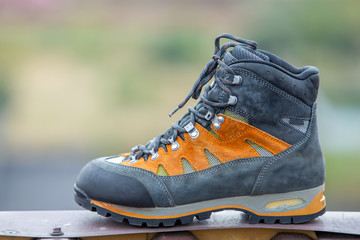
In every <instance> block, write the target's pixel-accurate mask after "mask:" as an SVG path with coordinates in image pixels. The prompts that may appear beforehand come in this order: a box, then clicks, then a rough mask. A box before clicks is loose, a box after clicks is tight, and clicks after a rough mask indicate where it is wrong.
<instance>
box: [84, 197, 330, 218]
mask: <svg viewBox="0 0 360 240" xmlns="http://www.w3.org/2000/svg"><path fill="white" fill-rule="evenodd" d="M323 193H324V190H322V191H321V192H319V193H318V194H317V195H316V196H315V198H314V199H313V200H312V201H311V203H310V204H309V205H307V206H306V207H304V208H302V209H298V210H292V211H285V212H274V213H258V212H256V211H253V210H251V209H249V208H247V207H242V206H239V205H223V206H217V207H213V208H205V209H201V210H197V211H192V212H187V213H183V214H177V215H168V216H149V215H143V214H137V213H132V212H128V211H124V210H122V209H120V208H118V207H116V206H114V205H112V204H110V203H105V202H101V201H97V200H93V199H91V200H90V201H91V203H92V204H94V205H96V206H99V207H101V208H104V209H107V210H109V211H111V212H114V213H118V214H121V215H124V216H127V217H133V218H141V219H172V218H180V217H185V216H189V215H195V214H198V213H202V212H209V211H216V210H221V209H235V210H240V211H241V210H246V211H249V212H252V213H254V214H256V215H258V216H271V217H280V216H302V215H310V214H314V213H317V212H320V211H321V210H322V209H324V208H325V206H326V201H325V196H324V194H323Z"/></svg>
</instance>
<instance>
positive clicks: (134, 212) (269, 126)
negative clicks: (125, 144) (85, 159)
mask: <svg viewBox="0 0 360 240" xmlns="http://www.w3.org/2000/svg"><path fill="white" fill-rule="evenodd" d="M221 38H227V39H230V40H233V41H232V42H229V43H226V44H224V45H223V46H222V47H220V39H221ZM211 79H213V81H212V83H211V85H209V86H207V87H205V89H204V92H203V94H202V95H200V93H201V90H202V87H203V86H204V85H205V84H206V83H208V82H209V81H210V80H211ZM318 88H319V71H318V69H317V68H315V67H311V66H307V67H302V68H296V67H294V66H292V65H290V64H288V63H287V62H285V61H284V60H282V59H280V58H279V57H277V56H275V55H273V54H271V53H268V52H266V51H263V50H259V49H257V44H256V43H255V42H253V41H249V40H243V39H239V38H237V37H234V36H231V35H228V34H221V35H220V36H218V37H217V38H216V39H215V53H214V56H213V57H212V59H211V60H210V61H209V62H208V63H207V64H206V66H205V68H204V70H203V71H202V72H201V74H200V76H199V78H198V79H197V81H196V82H195V85H194V86H193V88H192V90H191V92H190V93H189V95H188V96H187V97H186V98H185V100H184V101H183V102H181V103H180V105H179V106H178V107H177V108H176V109H175V110H174V111H173V112H172V113H170V115H172V114H174V113H175V111H176V110H177V109H179V108H181V107H183V106H184V105H185V104H186V102H187V101H188V100H189V99H190V98H191V97H192V98H194V99H198V98H199V97H200V100H199V101H198V103H197V105H196V106H195V107H194V108H189V112H188V113H187V114H185V115H184V116H183V117H182V118H181V119H180V120H179V121H177V122H176V123H174V124H173V125H172V126H171V128H170V129H169V130H167V131H166V132H165V133H162V134H160V135H158V136H157V137H155V138H154V139H153V140H151V141H149V142H148V143H147V144H145V145H138V146H136V147H134V148H133V149H132V150H131V151H130V152H129V153H125V154H121V155H118V156H112V157H103V158H98V159H95V160H93V161H91V162H90V163H88V164H87V165H86V166H85V167H84V168H83V169H82V170H81V172H80V175H79V176H78V178H77V181H76V184H75V200H76V202H77V203H78V204H79V205H81V206H82V207H84V208H86V209H89V210H92V211H97V212H98V213H99V214H100V215H103V216H111V217H112V218H113V219H114V220H115V221H119V222H122V221H124V220H127V221H128V222H129V223H130V224H131V225H137V226H141V225H147V226H150V227H157V226H159V225H162V226H173V225H174V224H175V223H177V222H179V223H182V224H187V223H191V222H192V221H193V219H194V217H196V218H197V219H199V220H202V219H207V218H209V217H210V215H211V213H212V212H216V211H220V210H225V209H233V210H239V211H243V212H245V213H246V214H247V215H248V220H249V222H250V223H259V222H265V223H277V222H278V223H303V222H307V221H310V220H312V219H314V218H316V217H318V216H320V215H322V214H324V212H325V197H324V195H323V191H324V181H325V162H324V157H323V154H322V151H321V148H320V145H319V140H318V130H317V123H316V102H315V101H316V97H317V93H318Z"/></svg>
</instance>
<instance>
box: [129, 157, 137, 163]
mask: <svg viewBox="0 0 360 240" xmlns="http://www.w3.org/2000/svg"><path fill="white" fill-rule="evenodd" d="M136 162H137V159H136V158H135V156H134V155H132V156H130V161H129V164H133V163H136Z"/></svg>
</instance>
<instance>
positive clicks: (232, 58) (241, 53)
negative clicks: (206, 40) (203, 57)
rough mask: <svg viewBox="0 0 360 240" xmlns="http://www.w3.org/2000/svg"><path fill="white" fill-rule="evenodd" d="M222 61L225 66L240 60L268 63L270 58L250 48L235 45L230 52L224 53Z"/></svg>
mask: <svg viewBox="0 0 360 240" xmlns="http://www.w3.org/2000/svg"><path fill="white" fill-rule="evenodd" d="M223 60H224V63H225V64H227V65H230V64H231V63H234V62H237V61H240V60H258V61H267V62H268V61H270V58H269V57H268V56H266V55H265V54H263V53H261V52H259V51H257V50H255V49H253V48H252V47H250V46H243V45H237V46H236V47H234V49H232V50H231V51H226V52H225V53H224V57H223Z"/></svg>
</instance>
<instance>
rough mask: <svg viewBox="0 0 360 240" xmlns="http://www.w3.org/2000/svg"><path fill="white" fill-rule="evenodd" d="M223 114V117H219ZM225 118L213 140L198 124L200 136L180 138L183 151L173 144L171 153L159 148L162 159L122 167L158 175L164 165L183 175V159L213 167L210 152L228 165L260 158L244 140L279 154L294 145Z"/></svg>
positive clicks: (240, 122)
mask: <svg viewBox="0 0 360 240" xmlns="http://www.w3.org/2000/svg"><path fill="white" fill-rule="evenodd" d="M220 115H221V114H220ZM221 116H223V117H224V123H223V124H221V128H220V129H219V130H215V129H213V131H215V132H216V134H217V135H218V136H219V139H217V138H216V137H214V136H213V135H212V134H211V133H209V131H208V130H206V129H205V128H203V127H202V126H201V125H199V124H198V123H195V126H196V128H197V129H198V130H199V133H200V135H199V137H198V138H196V139H192V138H191V137H190V136H189V134H187V133H185V134H184V136H185V141H183V140H182V139H181V138H179V137H178V139H177V141H178V143H179V144H180V148H179V149H177V150H176V151H172V150H171V147H170V145H168V146H167V149H168V152H165V151H164V149H162V148H160V149H159V151H158V153H159V157H158V158H157V159H155V160H151V158H149V159H148V160H147V161H146V162H145V161H144V159H143V158H140V159H139V161H137V162H136V163H132V164H129V161H127V162H123V163H121V164H125V165H129V166H133V167H139V168H143V169H147V170H149V171H152V172H154V173H156V171H157V169H158V166H159V165H162V166H163V167H164V168H165V169H166V171H167V173H168V174H169V175H179V174H183V168H182V164H181V159H182V158H185V159H186V160H187V161H188V162H189V163H190V164H191V165H192V166H193V168H194V169H195V170H196V171H199V170H202V169H205V168H208V167H210V165H209V162H208V160H207V158H206V155H205V153H204V149H208V150H209V151H210V152H211V153H212V154H213V155H215V156H216V157H217V158H218V159H219V160H220V161H221V162H228V161H231V160H234V159H238V158H249V157H259V154H258V153H257V152H256V151H255V150H254V149H253V148H252V147H251V146H250V145H249V144H248V143H246V142H245V140H247V139H248V140H251V141H253V142H254V143H256V144H258V145H260V146H261V147H263V148H265V149H267V150H268V151H270V152H271V153H273V154H278V153H280V152H282V151H284V150H286V149H287V148H289V147H290V146H291V145H289V144H287V143H286V142H284V141H282V140H280V139H278V138H276V137H274V136H271V135H270V134H268V133H266V132H263V131H261V130H260V129H257V128H255V127H253V126H251V125H249V124H247V123H244V122H242V121H239V120H236V119H234V118H231V117H228V116H225V115H221Z"/></svg>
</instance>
